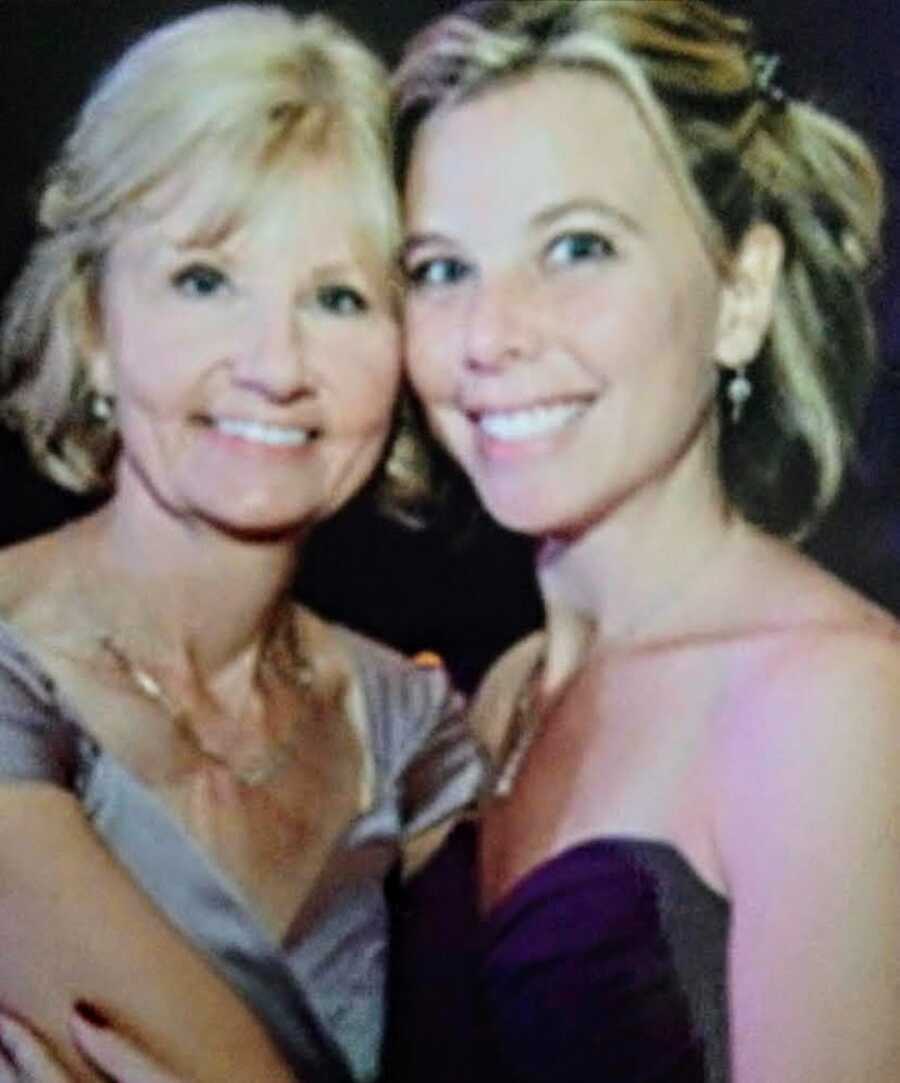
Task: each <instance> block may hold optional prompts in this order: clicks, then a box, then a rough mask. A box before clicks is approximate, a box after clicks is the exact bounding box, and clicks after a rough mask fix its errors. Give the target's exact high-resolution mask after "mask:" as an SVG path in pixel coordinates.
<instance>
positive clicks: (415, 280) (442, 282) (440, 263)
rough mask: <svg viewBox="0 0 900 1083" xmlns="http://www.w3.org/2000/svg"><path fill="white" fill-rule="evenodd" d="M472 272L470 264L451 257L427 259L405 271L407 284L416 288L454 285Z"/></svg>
mask: <svg viewBox="0 0 900 1083" xmlns="http://www.w3.org/2000/svg"><path fill="white" fill-rule="evenodd" d="M470 273H471V268H470V267H469V266H468V264H466V263H463V261H462V260H459V259H453V258H451V257H442V258H440V259H426V260H423V261H422V262H421V263H417V264H414V265H413V266H412V267H409V268H406V270H405V271H404V274H405V276H406V281H407V284H408V285H409V286H410V287H411V288H412V289H414V290H418V289H428V288H429V287H434V286H453V285H455V284H456V283H457V282H461V281H462V280H463V279H464V278H467V277H468V275H469V274H470Z"/></svg>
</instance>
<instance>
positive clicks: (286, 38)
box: [0, 4, 479, 1080]
mask: <svg viewBox="0 0 900 1083" xmlns="http://www.w3.org/2000/svg"><path fill="white" fill-rule="evenodd" d="M387 99H388V95H387V83H386V80H385V78H384V73H383V71H382V69H381V67H380V65H379V64H378V62H377V61H376V60H375V59H374V58H373V57H372V56H371V55H370V54H369V53H368V52H367V51H366V50H365V49H364V48H363V47H362V46H360V45H359V44H358V43H356V42H355V41H354V40H352V39H351V38H350V37H349V36H348V35H347V34H345V33H344V32H343V31H342V30H340V29H339V28H338V27H337V26H336V25H335V24H333V23H331V22H330V21H329V20H327V19H324V18H310V19H305V20H304V19H297V18H294V17H292V16H290V15H289V14H287V13H286V12H284V11H282V10H280V9H277V8H259V7H256V6H253V5H240V4H238V5H228V6H224V7H221V8H217V9H210V10H208V11H206V12H203V13H200V14H197V15H194V16H191V17H188V18H185V19H182V20H180V21H176V22H173V23H172V24H170V25H168V26H166V27H163V28H162V29H160V30H158V31H157V32H155V33H152V34H150V35H148V36H147V37H145V38H144V39H142V40H141V41H139V42H138V43H137V44H136V45H135V46H134V47H133V48H132V49H130V50H129V51H128V52H127V53H126V55H125V56H124V57H123V58H122V60H121V61H120V62H119V63H118V64H117V65H116V66H115V67H114V68H113V69H112V70H111V71H110V72H109V73H108V74H107V75H106V76H105V78H104V79H102V80H101V82H100V83H99V85H98V86H97V88H96V89H95V90H94V92H93V94H92V96H91V97H90V99H89V100H88V101H87V103H86V104H85V106H84V108H83V109H82V111H81V113H80V114H79V116H78V118H77V120H76V123H75V125H74V128H73V130H72V134H71V135H70V137H69V139H68V141H67V143H66V145H65V147H64V149H63V151H62V154H61V156H60V159H59V161H58V162H57V164H56V166H55V167H54V169H53V170H52V172H51V174H50V178H49V181H48V183H47V186H46V188H45V190H44V192H43V195H42V198H41V204H40V218H41V224H42V226H43V228H44V235H43V237H42V238H41V239H40V240H39V241H38V243H37V244H36V246H35V248H34V250H33V252H32V253H31V257H30V260H29V263H28V265H27V267H26V269H25V272H24V274H23V276H22V278H21V280H20V282H19V284H18V286H17V287H16V289H15V291H14V293H13V295H12V297H11V300H10V302H9V307H8V313H7V320H6V324H5V332H4V335H5V337H4V362H3V364H4V369H3V385H4V397H3V412H4V416H5V417H6V418H7V419H8V420H10V421H12V422H13V423H14V424H15V425H16V426H17V427H18V428H19V429H20V431H21V432H22V434H23V436H24V437H25V439H26V441H27V443H28V445H29V447H30V449H31V451H32V454H33V456H34V459H35V461H36V462H37V463H38V465H39V466H41V467H42V468H43V469H44V470H45V472H46V473H47V474H49V475H50V476H52V477H54V478H55V479H57V480H58V481H60V482H62V483H63V484H66V485H69V486H72V487H77V488H82V489H89V488H99V487H103V486H109V487H110V489H111V496H110V498H109V500H108V502H107V503H106V504H105V505H104V506H103V507H102V508H101V509H100V510H99V511H98V512H97V513H96V514H93V515H91V516H89V517H87V518H85V519H83V520H80V521H78V522H75V523H73V524H71V525H69V526H67V527H65V528H64V529H62V530H59V531H56V532H54V533H51V534H49V535H46V536H44V537H40V538H38V539H36V540H34V541H30V542H27V543H25V544H22V545H20V546H18V547H15V548H13V549H11V550H9V551H7V552H5V553H3V554H2V556H0V584H2V586H0V612H2V614H3V618H4V619H3V623H2V626H0V750H2V751H0V763H2V770H0V775H2V782H0V810H2V812H0V822H2V827H0V862H2V865H3V884H4V890H3V897H2V900H0V944H2V954H3V959H4V964H3V968H2V975H0V1001H2V1003H3V1005H4V1007H5V1008H6V1009H8V1010H9V1011H10V1012H11V1013H13V1014H14V1015H16V1016H21V1017H26V1018H28V1019H30V1020H32V1021H33V1023H34V1025H35V1027H36V1028H37V1030H38V1031H39V1032H40V1034H41V1035H42V1036H43V1037H44V1038H45V1039H46V1040H47V1042H48V1043H49V1044H50V1046H51V1047H53V1048H54V1049H55V1050H56V1052H57V1054H58V1056H59V1058H60V1060H61V1062H62V1064H63V1065H64V1066H65V1067H66V1068H67V1069H68V1070H69V1071H70V1072H71V1073H72V1077H73V1078H75V1079H79V1080H82V1079H93V1078H97V1075H96V1074H95V1073H94V1072H92V1071H89V1070H88V1069H86V1068H85V1067H84V1062H83V1061H82V1060H81V1058H80V1057H79V1056H78V1055H77V1053H76V1052H75V1049H74V1047H73V1046H72V1044H71V1041H70V1040H69V1036H68V1026H67V1015H68V1012H69V1011H70V1008H71V1004H72V1002H73V1000H74V998H75V997H76V995H77V996H81V997H86V998H87V999H88V1000H90V1001H92V1002H93V1003H95V1004H97V1005H99V1006H100V1007H101V1008H102V1007H103V1005H104V1003H105V1002H107V1001H108V1000H109V999H111V1000H112V1001H113V1002H114V1005H115V1007H114V1008H111V1009H109V1010H110V1014H111V1015H112V1016H113V1018H114V1019H115V1020H116V1022H117V1024H118V1025H119V1026H121V1028H122V1029H123V1031H124V1032H126V1033H129V1034H132V1035H133V1036H135V1037H137V1038H138V1039H139V1040H140V1041H142V1042H143V1043H145V1044H146V1045H147V1047H148V1048H151V1049H156V1050H159V1051H164V1063H166V1064H168V1065H169V1066H170V1067H171V1068H172V1069H173V1070H175V1071H177V1072H179V1073H181V1074H184V1075H185V1076H186V1077H187V1078H190V1079H193V1080H203V1079H216V1078H223V1077H228V1078H242V1079H251V1078H265V1079H266V1080H278V1079H294V1078H298V1079H303V1080H349V1079H351V1078H354V1079H371V1078H373V1077H374V1076H375V1075H376V1074H377V1072H378V1058H379V1050H380V1038H381V1031H382V1015H383V984H384V973H385V955H386V926H387V916H386V906H385V900H384V892H383V881H384V876H385V874H386V872H387V870H388V869H389V868H390V867H391V866H392V865H393V864H394V862H395V859H396V857H397V854H398V851H399V846H400V841H401V839H402V838H403V837H405V836H407V835H409V834H410V833H412V832H414V831H417V830H419V829H422V828H425V827H427V826H429V825H430V824H431V823H433V822H434V821H436V820H439V819H441V818H442V817H444V816H446V815H448V814H449V813H451V812H452V811H453V810H454V809H456V808H458V807H459V806H460V804H462V803H465V802H466V801H467V800H468V799H469V796H470V794H471V793H472V792H473V790H474V788H475V786H476V784H477V780H478V777H479V764H478V757H477V755H476V752H475V749H474V746H473V745H472V743H471V742H470V741H468V740H467V739H466V738H465V734H464V732H463V729H462V726H461V723H460V722H459V719H458V711H456V705H455V702H454V700H453V698H452V697H451V695H450V693H449V691H448V688H447V684H446V681H445V680H444V678H443V676H442V675H441V673H440V672H439V671H433V672H425V671H418V670H416V669H415V668H414V667H413V666H411V665H409V664H407V663H406V662H404V661H403V660H402V659H400V658H399V657H396V656H395V655H393V654H392V653H391V652H390V651H388V650H387V649H385V648H382V647H379V646H377V645H375V644H372V643H370V642H368V641H365V640H363V639H361V638H360V637H358V636H355V635H353V634H351V633H350V632H348V631H346V630H343V629H341V628H336V627H329V626H328V625H326V624H325V623H324V622H322V621H321V620H319V619H317V618H316V617H315V616H314V615H312V614H311V613H308V612H306V611H304V610H302V609H300V608H298V607H296V606H295V605H294V604H293V603H292V602H291V601H290V597H289V588H290V584H291V582H292V579H293V577H294V574H295V570H296V564H297V558H298V552H299V545H300V544H301V543H302V541H303V540H304V538H305V537H306V536H307V534H308V533H309V531H310V530H311V529H313V528H314V527H315V525H316V524H317V523H318V522H319V521H320V520H321V519H323V518H326V517H327V516H329V515H331V514H332V513H333V512H334V511H335V510H336V509H337V508H339V507H340V506H341V505H342V504H344V502H345V501H346V500H347V499H348V498H349V497H350V496H352V495H353V494H354V493H355V492H356V491H357V490H358V489H359V488H360V487H361V486H362V484H363V483H364V482H365V481H366V480H367V478H368V477H369V475H370V474H371V473H372V471H373V469H374V468H375V466H376V463H377V462H378V461H379V459H380V457H381V455H382V450H383V448H384V445H385V441H386V438H387V435H388V431H389V428H390V425H391V418H392V415H393V412H394V404H395V398H396V393H397V386H398V380H399V341H398V340H399V330H398V325H397V313H396V301H395V296H394V294H393V292H392V288H391V283H390V275H389V267H390V260H391V258H392V254H393V252H394V250H395V248H396V233H397V212H396V201H395V199H394V195H393V189H392V182H391V178H390V173H389V168H388V154H387V139H386V130H387V104H388V102H387ZM136 976H140V978H139V980H136ZM247 1004H249V1006H250V1007H251V1008H252V1009H253V1012H252V1013H251V1012H248V1011H247ZM185 1018H189V1019H190V1020H191V1026H190V1028H188V1029H187V1030H186V1029H185V1028H184V1026H183V1023H184V1020H185ZM198 1036H199V1037H200V1039H201V1040H200V1041H199V1042H198Z"/></svg>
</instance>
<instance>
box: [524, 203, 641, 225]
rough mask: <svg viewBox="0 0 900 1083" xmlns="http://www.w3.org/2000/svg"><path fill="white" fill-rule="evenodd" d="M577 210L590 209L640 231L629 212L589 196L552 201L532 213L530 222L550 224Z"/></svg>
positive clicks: (635, 220)
mask: <svg viewBox="0 0 900 1083" xmlns="http://www.w3.org/2000/svg"><path fill="white" fill-rule="evenodd" d="M579 211H590V212H591V213H593V214H599V215H602V217H604V218H611V219H613V221H615V222H618V223H619V225H621V226H624V228H625V229H627V230H628V231H629V232H631V233H640V232H641V226H640V223H639V222H638V221H637V219H636V218H632V217H631V215H630V214H627V213H626V212H625V211H621V210H619V209H618V207H613V206H612V205H611V204H610V203H606V202H604V201H603V200H602V199H594V198H592V197H590V196H585V197H579V198H576V199H567V200H565V201H564V202H562V203H554V204H552V205H551V206H549V207H545V208H544V209H543V210H542V211H539V212H538V213H537V214H536V215H534V217H533V218H532V219H531V224H532V225H533V226H548V225H552V224H553V223H554V222H556V221H558V220H559V219H560V218H565V217H566V216H567V215H569V214H576V213H578V212H579Z"/></svg>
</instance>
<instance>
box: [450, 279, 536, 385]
mask: <svg viewBox="0 0 900 1083" xmlns="http://www.w3.org/2000/svg"><path fill="white" fill-rule="evenodd" d="M535 302H536V297H535V296H534V291H533V290H531V289H529V287H528V284H527V283H526V282H525V281H524V277H523V276H522V275H520V274H517V273H513V272H510V273H507V274H505V275H502V276H500V275H497V276H494V277H493V278H491V279H488V278H487V277H486V276H484V277H482V278H481V280H480V281H479V282H478V284H477V287H476V288H475V289H474V290H473V292H472V298H471V302H470V308H469V313H468V328H467V331H468V333H467V341H466V360H467V364H468V367H469V368H470V369H473V370H478V371H484V372H493V371H496V370H499V369H502V368H504V367H506V366H507V365H509V364H511V363H513V362H516V361H522V360H527V359H528V358H529V357H532V356H533V355H534V353H535V352H536V350H537V348H538V344H539V334H538V328H537V321H536V313H535Z"/></svg>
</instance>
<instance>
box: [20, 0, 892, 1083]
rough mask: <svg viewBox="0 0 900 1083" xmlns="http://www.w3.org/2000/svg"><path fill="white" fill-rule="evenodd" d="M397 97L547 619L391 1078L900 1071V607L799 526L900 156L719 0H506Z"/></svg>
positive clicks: (428, 319) (439, 334) (431, 915)
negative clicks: (878, 146)
mask: <svg viewBox="0 0 900 1083" xmlns="http://www.w3.org/2000/svg"><path fill="white" fill-rule="evenodd" d="M398 95H399V120H400V136H401V138H400V148H399V149H400V164H401V173H402V175H403V179H404V180H405V187H406V210H407V219H408V221H407V230H408V236H407V241H406V243H405V245H404V253H403V265H404V269H405V272H406V277H407V279H408V281H409V284H410V288H409V291H408V299H407V311H406V328H407V331H406V354H407V357H408V363H409V369H410V375H411V378H412V380H413V382H414V384H415V387H416V390H417V391H418V393H419V395H420V396H421V398H422V400H423V402H424V405H425V409H426V412H427V414H428V416H429V419H430V421H431V424H432V426H433V428H434V430H435V432H436V433H437V435H438V436H439V438H440V439H441V440H442V441H443V442H444V443H445V445H446V446H447V447H448V448H449V449H450V451H451V452H452V453H453V454H454V455H455V457H456V458H457V459H458V460H459V462H460V463H461V464H462V466H463V468H464V469H465V470H466V472H467V473H468V474H469V476H470V477H471V478H472V481H473V483H474V485H475V488H476V490H477V493H478V496H479V497H480V498H481V500H482V501H483V502H484V504H485V506H486V507H487V509H488V511H489V512H490V513H491V514H492V515H494V516H495V517H496V518H498V519H499V520H500V521H501V522H502V523H504V524H505V525H507V526H510V527H513V528H515V529H517V530H520V531H523V532H526V533H528V534H530V535H532V536H533V537H534V538H535V539H536V540H537V541H538V542H539V543H540V544H539V549H538V552H539V558H538V576H539V580H540V584H541V588H542V591H543V594H544V598H545V602H546V608H547V627H546V630H545V631H544V633H543V634H541V635H540V636H536V637H533V638H530V639H528V640H527V641H525V642H523V643H522V644H519V645H518V646H517V647H515V648H514V649H513V650H512V651H511V652H510V653H509V654H507V655H506V656H505V657H503V658H502V659H501V660H500V661H499V662H498V663H497V665H496V667H495V668H494V670H493V671H492V672H491V673H490V674H489V675H488V678H487V679H486V681H485V683H484V686H483V688H482V690H481V692H480V694H479V696H478V698H477V700H476V703H475V705H474V716H475V720H476V722H477V723H478V724H479V725H480V727H481V729H482V732H483V733H484V735H485V738H486V740H487V741H488V742H489V744H490V745H491V746H492V748H493V749H494V750H495V752H496V757H497V763H498V766H497V770H496V777H495V786H494V794H493V797H492V798H491V799H488V800H486V801H485V803H484V808H483V810H482V813H483V814H482V818H481V821H480V823H479V825H478V828H477V830H476V829H475V828H474V827H473V825H471V824H464V825H462V826H461V827H460V828H458V829H457V830H456V831H455V833H454V834H453V835H452V836H451V838H450V840H449V842H448V844H447V845H446V846H445V847H444V849H443V850H442V851H441V852H440V853H439V854H438V855H436V856H435V857H434V858H433V860H432V861H431V862H430V863H429V864H428V866H427V867H426V868H425V869H424V870H423V871H422V873H421V875H420V876H419V877H418V879H417V880H416V881H414V882H413V884H412V886H411V889H410V896H409V900H408V904H407V920H406V927H405V929H404V930H403V934H402V942H401V945H400V950H399V952H398V955H399V962H400V967H399V973H398V985H399V988H400V996H399V998H398V1002H397V1004H396V1006H395V1012H394V1016H395V1026H394V1028H393V1029H394V1046H395V1048H394V1052H393V1056H392V1062H391V1067H392V1071H389V1074H388V1078H390V1079H392V1080H398V1079H414V1080H418V1079H427V1080H429V1081H430V1083H437V1081H439V1080H441V1079H447V1080H450V1079H452V1080H460V1079H482V1078H486V1079H494V1080H517V1081H521V1080H542V1081H543V1080H546V1079H554V1080H563V1081H570V1083H571V1081H579V1083H581V1081H584V1080H588V1079H590V1080H597V1079H610V1080H617V1081H624V1080H628V1081H635V1080H639V1079H640V1080H649V1079H654V1080H692V1081H695V1080H701V1079H706V1080H725V1079H729V1078H730V1079H733V1080H735V1081H737V1083H768V1081H772V1083H791V1081H798V1083H799V1081H804V1083H807V1081H809V1080H813V1079H814V1080H816V1081H817V1083H823V1081H824V1083H832V1081H834V1083H838V1081H840V1083H847V1081H849V1080H854V1081H855V1080H860V1081H862V1080H869V1079H878V1080H891V1079H897V1078H898V1072H900V1069H898V1065H900V1055H898V1053H900V1050H898V1048H897V1043H898V1030H900V1028H898V1027H897V1018H898V1013H900V1002H898V991H900V980H898V973H897V966H898V960H900V943H898V937H900V931H898V923H897V921H896V912H897V904H898V898H897V885H898V884H900V867H898V865H900V846H898V841H900V840H898V839H897V827H898V823H900V816H898V811H900V810H898V808H897V800H898V797H897V795H898V792H900V788H898V782H900V764H898V755H900V748H898V744H900V743H898V741H897V736H896V730H895V724H896V718H897V715H898V707H900V666H898V646H897V643H898V639H897V629H896V625H895V624H894V623H893V622H892V621H891V619H890V618H889V617H888V616H887V615H886V614H884V613H883V612H880V611H878V610H875V609H874V608H873V607H871V606H869V605H868V604H867V603H866V602H865V601H864V600H863V599H861V598H860V597H858V596H856V595H855V594H853V593H852V592H851V591H849V590H848V589H846V588H845V587H844V586H842V585H841V584H840V583H838V582H837V581H835V580H834V579H832V578H831V577H829V576H828V575H827V574H826V573H824V572H823V571H821V570H820V569H818V568H816V567H814V566H813V565H812V564H810V563H809V562H808V561H807V560H806V559H805V558H804V557H803V556H802V555H801V554H800V553H799V552H798V551H797V550H796V549H795V548H794V547H793V546H792V545H791V544H789V542H787V541H785V540H781V538H782V537H785V536H788V535H792V536H795V537H796V536H799V535H800V534H801V533H802V532H803V531H804V530H806V529H809V527H810V526H811V525H812V524H813V523H814V522H815V519H816V518H817V516H818V515H819V514H821V512H822V510H823V509H824V508H825V506H826V505H827V504H828V502H829V500H830V499H831V497H832V496H833V494H834V491H835V489H836V488H837V486H838V483H839V480H840V477H841V473H842V468H843V465H844V462H845V461H846V458H847V455H848V452H849V447H850V433H851V430H852V424H853V422H854V420H855V414H856V411H857V409H858V406H859V403H860V400H861V398H862V395H863V392H864V389H865V386H866V382H867V378H868V370H869V368H870V363H871V357H872V352H873V350H872V343H871V333H870V319H869V314H868V309H867V307H866V304H865V299H864V284H865V278H866V274H867V271H868V267H869V264H870V261H871V258H872V255H873V253H874V250H875V248H876V239H877V228H878V220H879V217H880V208H881V190H880V182H879V177H878V173H877V169H876V168H875V166H874V164H873V163H872V161H871V158H870V157H869V155H868V154H867V152H866V151H865V149H864V148H863V147H862V146H861V145H860V143H859V141H858V140H857V139H856V138H855V137H853V136H852V135H851V134H850V133H849V132H848V131H847V130H846V129H845V128H843V127H842V126H841V125H840V124H838V123H837V122H835V121H833V120H831V119H829V118H827V117H825V116H824V115H823V114H821V113H819V112H817V111H816V110H814V109H812V108H811V107H809V106H807V105H805V104H803V103H801V102H798V101H795V100H793V99H788V97H787V96H786V95H785V94H784V92H783V91H782V90H781V88H780V87H779V85H778V83H777V81H775V79H774V76H773V64H772V62H771V59H770V58H766V57H761V56H759V55H758V54H755V53H753V52H752V50H751V48H750V46H749V35H748V28H747V27H746V24H744V23H743V22H742V21H741V20H737V19H733V18H726V17H725V16H723V15H721V14H719V13H718V12H717V11H716V10H715V9H713V8H711V7H709V6H707V5H705V4H700V3H696V2H694V0H664V2H659V3H657V2H654V0H636V2H629V0H622V2H616V0H608V2H607V0H576V2H572V0H536V2H532V0H513V2H512V3H488V4H482V5H479V6H478V7H476V8H473V9H472V10H471V11H470V12H469V13H468V14H464V15H462V16H460V17H455V18H452V19H450V20H447V21H444V22H439V23H438V24H436V25H435V26H433V27H431V28H430V29H429V30H428V31H427V32H426V34H425V35H424V36H423V37H422V38H421V39H420V40H419V41H418V42H415V43H414V44H413V46H412V47H411V49H410V51H409V53H408V56H407V60H406V62H405V64H404V66H403V68H402V69H401V72H400V74H399V77H398ZM726 960H727V966H726ZM77 1025H78V1027H79V1031H78V1034H79V1039H80V1040H81V1041H82V1042H83V1043H85V1042H86V1043H89V1045H90V1048H91V1050H93V1051H94V1052H95V1053H98V1054H101V1055H102V1056H103V1057H104V1063H105V1064H106V1065H107V1066H108V1067H109V1068H111V1070H113V1071H115V1072H116V1073H117V1074H118V1075H119V1076H120V1077H121V1078H125V1079H127V1080H128V1081H129V1083H138V1081H143V1080H144V1079H147V1080H150V1079H154V1080H155V1079H158V1078H160V1077H158V1076H153V1075H147V1076H144V1075H142V1074H141V1072H144V1071H145V1070H148V1069H146V1065H142V1066H140V1067H139V1069H138V1071H137V1074H130V1072H129V1069H128V1062H127V1060H125V1059H123V1057H124V1055H125V1054H127V1055H128V1056H131V1055H133V1052H132V1051H130V1050H128V1049H127V1047H126V1048H125V1050H124V1053H123V1050H122V1047H121V1046H120V1045H118V1040H117V1038H116V1036H115V1035H114V1034H112V1033H110V1032H106V1033H104V1032H102V1031H101V1032H97V1031H96V1029H92V1028H90V1027H88V1026H86V1025H85V1024H84V1022H83V1021H81V1022H79V1023H78V1024H77ZM22 1048H23V1049H26V1050H30V1051H31V1052H35V1050H34V1047H33V1046H30V1045H29V1046H22Z"/></svg>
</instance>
